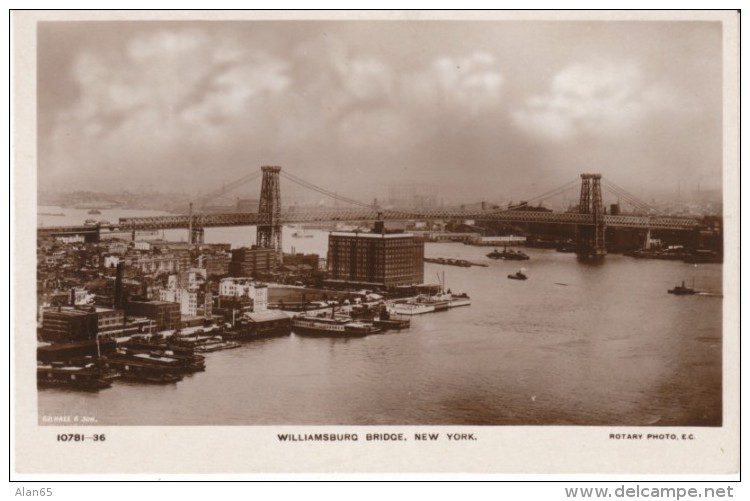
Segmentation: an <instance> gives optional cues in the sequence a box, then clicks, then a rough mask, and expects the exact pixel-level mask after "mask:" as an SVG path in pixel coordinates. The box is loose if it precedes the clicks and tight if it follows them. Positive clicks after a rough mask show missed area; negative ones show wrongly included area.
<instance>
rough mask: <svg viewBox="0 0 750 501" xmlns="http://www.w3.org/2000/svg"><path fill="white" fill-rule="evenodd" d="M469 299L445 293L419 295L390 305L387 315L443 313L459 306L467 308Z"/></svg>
mask: <svg viewBox="0 0 750 501" xmlns="http://www.w3.org/2000/svg"><path fill="white" fill-rule="evenodd" d="M470 304H471V298H470V297H469V296H468V295H466V294H465V293H464V294H453V293H451V292H446V293H442V294H435V295H432V296H430V295H426V294H423V295H420V296H417V297H415V298H412V299H408V300H406V301H396V302H393V303H391V304H390V306H389V308H388V311H389V313H395V314H397V315H421V314H423V313H432V312H433V311H445V310H448V309H450V308H456V307H459V306H469V305H470Z"/></svg>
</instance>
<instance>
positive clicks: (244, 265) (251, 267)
mask: <svg viewBox="0 0 750 501" xmlns="http://www.w3.org/2000/svg"><path fill="white" fill-rule="evenodd" d="M275 268H276V251H275V250H273V249H264V248H258V247H242V248H239V249H233V250H232V262H231V263H230V266H229V273H231V274H232V275H234V276H237V277H253V276H256V275H257V274H258V273H268V272H271V271H273V270H274V269H275Z"/></svg>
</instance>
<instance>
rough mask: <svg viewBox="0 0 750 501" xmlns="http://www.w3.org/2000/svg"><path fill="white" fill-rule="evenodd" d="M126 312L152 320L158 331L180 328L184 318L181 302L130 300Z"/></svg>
mask: <svg viewBox="0 0 750 501" xmlns="http://www.w3.org/2000/svg"><path fill="white" fill-rule="evenodd" d="M125 313H126V314H127V315H129V316H137V317H146V318H148V319H149V320H152V321H153V322H154V327H155V330H156V331H164V330H174V329H178V328H179V327H180V325H181V320H182V319H181V316H180V304H179V303H172V302H167V301H129V302H128V303H127V304H126V306H125Z"/></svg>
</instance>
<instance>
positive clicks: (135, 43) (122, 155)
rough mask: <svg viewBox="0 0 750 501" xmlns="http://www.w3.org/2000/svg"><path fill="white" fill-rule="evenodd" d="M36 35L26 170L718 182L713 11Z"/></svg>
mask: <svg viewBox="0 0 750 501" xmlns="http://www.w3.org/2000/svg"><path fill="white" fill-rule="evenodd" d="M37 53H38V105H39V107H38V118H39V121H38V124H39V139H38V140H39V143H38V152H39V165H38V172H39V185H40V188H41V189H50V188H58V189H59V188H63V189H65V188H76V187H78V188H89V189H112V190H116V189H144V188H147V189H155V190H162V191H175V190H186V191H189V192H200V191H208V190H209V189H212V188H215V187H217V186H219V185H221V184H222V183H225V182H229V181H231V180H233V179H236V178H238V177H240V176H242V175H243V174H246V173H248V172H252V171H255V170H257V169H258V168H259V166H261V165H281V166H282V167H283V168H284V169H285V170H288V171H289V172H291V173H293V174H295V175H297V176H299V177H302V178H304V179H306V180H309V181H312V182H313V183H316V184H319V185H322V186H324V187H326V188H328V189H330V190H331V191H338V192H339V193H343V194H346V195H349V196H351V197H353V198H361V199H366V198H367V197H371V196H373V195H374V193H375V192H376V191H377V189H378V187H380V188H382V187H385V186H387V185H388V184H390V183H394V182H415V183H429V184H435V185H439V186H441V188H440V189H442V190H445V191H446V192H460V193H469V194H471V195H472V196H475V197H477V198H480V197H481V198H486V199H490V200H506V199H508V198H515V199H519V198H529V197H531V196H534V195H538V194H541V193H543V192H545V191H547V190H549V189H552V188H555V187H557V186H559V185H561V184H564V183H565V182H567V181H571V180H574V179H576V178H577V177H578V175H579V173H581V172H601V173H602V174H603V175H604V176H605V177H606V178H607V179H610V180H612V181H613V182H615V183H616V184H618V185H620V186H622V187H624V188H627V189H629V190H630V191H633V192H635V193H637V194H639V195H641V196H642V197H644V198H646V197H651V196H659V195H660V194H663V193H676V191H677V186H678V183H682V186H683V189H686V188H687V187H691V186H692V187H695V186H697V184H698V183H699V182H700V183H701V185H702V187H704V188H707V187H718V186H719V184H720V183H719V176H720V173H721V161H722V158H721V151H722V140H721V103H722V93H721V69H722V63H721V25H720V24H718V23H710V22H515V21H514V22H510V21H505V22H503V21H474V22H459V21H439V22H438V21H433V22H392V21H380V22H351V21H350V22H292V21H281V22H278V21H256V22H210V23H208V22H203V23H201V22H188V23H185V22H182V23H180V22H129V23H122V22H89V23H73V22H62V23H51V22H46V23H40V25H39V31H38V51H37Z"/></svg>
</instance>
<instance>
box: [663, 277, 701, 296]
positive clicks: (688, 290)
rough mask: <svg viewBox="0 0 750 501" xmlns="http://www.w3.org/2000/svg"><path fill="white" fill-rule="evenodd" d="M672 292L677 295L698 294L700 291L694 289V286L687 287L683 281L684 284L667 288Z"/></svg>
mask: <svg viewBox="0 0 750 501" xmlns="http://www.w3.org/2000/svg"><path fill="white" fill-rule="evenodd" d="M667 292H668V293H670V294H675V295H677V296H689V295H691V294H697V293H698V291H697V290H695V289H693V288H692V287H685V281H684V280H683V281H682V285H675V286H674V288H673V289H669V290H667Z"/></svg>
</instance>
